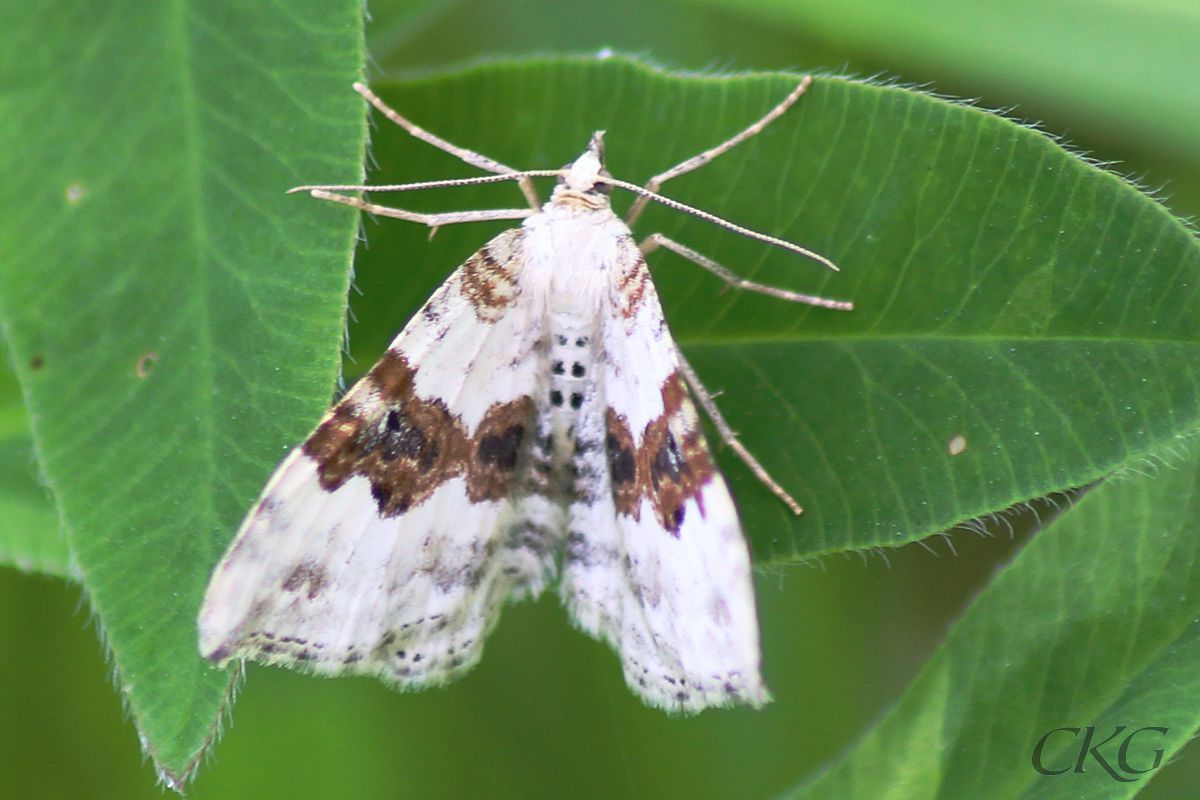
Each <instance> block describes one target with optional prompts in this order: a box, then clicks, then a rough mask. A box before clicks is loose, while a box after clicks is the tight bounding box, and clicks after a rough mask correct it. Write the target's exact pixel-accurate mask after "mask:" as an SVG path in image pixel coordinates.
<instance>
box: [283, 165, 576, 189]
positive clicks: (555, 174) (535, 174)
mask: <svg viewBox="0 0 1200 800" xmlns="http://www.w3.org/2000/svg"><path fill="white" fill-rule="evenodd" d="M562 174H563V172H562V170H557V169H531V170H524V171H522V172H505V173H503V174H501V175H479V176H476V177H474V178H447V179H446V180H438V181H419V182H417V183H392V184H384V185H381V186H367V185H365V184H316V185H313V186H293V187H292V188H291V189H288V190H287V193H288V194H295V193H296V192H311V191H312V190H314V189H318V190H320V191H323V192H411V191H416V190H418V189H443V188H449V187H454V186H476V185H478V184H481V183H502V182H503V181H519V180H521V179H523V178H559V177H562Z"/></svg>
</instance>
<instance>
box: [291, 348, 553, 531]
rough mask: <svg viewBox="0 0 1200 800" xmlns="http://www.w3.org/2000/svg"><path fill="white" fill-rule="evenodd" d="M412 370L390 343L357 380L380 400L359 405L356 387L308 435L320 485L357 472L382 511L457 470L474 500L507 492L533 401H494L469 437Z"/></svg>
mask: <svg viewBox="0 0 1200 800" xmlns="http://www.w3.org/2000/svg"><path fill="white" fill-rule="evenodd" d="M415 375H416V370H415V369H413V368H412V367H411V366H410V365H409V364H408V361H407V359H405V357H404V356H403V355H401V354H399V353H396V352H394V351H391V350H389V351H388V352H387V353H385V354H384V356H383V358H382V359H380V361H379V363H378V364H376V365H375V366H374V367H373V368H372V369H371V371H370V372H369V373H367V375H366V376H365V377H364V378H363V379H362V380H363V382H364V383H365V384H366V385H367V386H368V387H370V390H371V393H372V394H374V395H376V396H377V397H378V398H379V400H378V403H373V404H371V405H369V406H363V405H362V404H361V401H358V402H356V400H355V397H356V395H358V394H359V392H357V391H352V392H351V393H350V394H349V395H348V396H347V398H346V399H345V400H343V401H342V402H341V403H339V404H338V405H337V406H336V407H335V408H334V410H333V413H332V414H330V416H329V418H328V419H326V420H325V421H324V422H323V423H321V425H320V427H318V428H317V430H316V432H314V433H313V435H312V436H310V437H309V439H308V441H306V442H305V443H304V445H303V451H304V454H305V455H307V456H308V457H309V458H311V459H313V460H314V461H316V462H317V474H318V476H319V478H320V481H321V487H322V488H323V489H325V490H326V491H329V492H332V491H335V490H336V489H338V488H339V487H341V486H342V484H344V483H345V482H346V481H347V480H349V479H350V478H351V477H353V476H355V475H362V476H363V477H365V478H367V479H368V480H369V481H370V482H371V494H372V496H373V497H374V498H375V501H376V503H377V504H378V506H379V514H380V516H384V517H394V516H398V515H400V514H403V513H404V512H406V511H408V510H409V509H410V508H412V507H414V506H417V505H420V504H421V503H422V502H424V501H425V500H427V499H428V498H429V496H430V495H432V494H433V492H434V490H436V489H437V487H439V486H441V485H442V484H443V483H445V482H446V481H448V480H450V479H451V478H454V477H456V476H463V477H464V478H465V480H466V482H467V494H468V498H469V499H470V501H471V502H473V503H477V502H481V501H483V500H499V499H501V498H504V497H507V496H508V495H509V494H510V493H511V489H512V487H513V484H514V481H515V479H516V475H517V472H518V467H519V466H520V464H521V453H522V452H523V449H522V445H523V444H524V443H525V440H526V436H525V434H526V431H528V430H529V429H530V426H531V424H532V417H533V408H534V407H533V401H532V400H531V399H530V398H528V397H523V398H519V399H517V400H513V401H510V402H507V403H496V404H494V405H493V406H492V407H490V408H489V409H488V410H487V412H486V413H485V414H484V417H483V420H482V421H481V422H480V425H479V429H478V430H477V431H476V433H475V435H474V436H469V435H467V432H466V429H465V427H464V425H463V423H462V420H461V419H460V418H459V417H458V416H457V415H455V414H453V413H451V412H450V410H449V409H448V408H447V407H446V404H445V403H444V402H442V401H441V400H440V399H437V398H433V399H429V400H426V399H423V398H421V397H418V396H417V395H416V393H415V391H414V387H413V378H414V376H415ZM364 411H369V412H370V413H368V414H364V413H363V412H364Z"/></svg>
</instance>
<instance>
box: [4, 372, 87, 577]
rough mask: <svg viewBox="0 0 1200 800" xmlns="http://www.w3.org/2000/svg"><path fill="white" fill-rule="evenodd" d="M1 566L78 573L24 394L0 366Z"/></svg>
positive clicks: (64, 575) (48, 572) (25, 569)
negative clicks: (40, 462) (41, 470)
mask: <svg viewBox="0 0 1200 800" xmlns="http://www.w3.org/2000/svg"><path fill="white" fill-rule="evenodd" d="M31 366H32V367H33V368H36V367H37V364H36V362H35V363H34V364H33V365H31ZM0 564H6V565H8V566H11V567H16V568H17V569H19V570H24V571H28V572H44V573H46V574H48V575H58V576H60V577H73V576H75V574H76V569H75V567H74V566H73V565H72V563H71V553H70V550H69V549H68V547H67V539H66V537H65V536H63V534H62V532H61V531H60V530H59V527H58V515H57V513H56V511H55V509H54V502H53V500H52V499H51V497H50V492H49V490H47V489H46V486H45V485H44V483H43V482H42V480H41V476H40V475H39V474H38V467H37V460H36V458H35V456H34V452H33V441H32V439H31V438H30V433H29V419H28V416H27V415H26V413H25V406H24V403H23V402H22V400H21V391H20V389H19V388H18V386H17V381H16V377H15V376H14V375H13V373H12V372H11V371H10V370H9V369H7V366H6V365H0Z"/></svg>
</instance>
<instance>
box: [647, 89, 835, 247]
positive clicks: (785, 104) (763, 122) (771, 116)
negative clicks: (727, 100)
mask: <svg viewBox="0 0 1200 800" xmlns="http://www.w3.org/2000/svg"><path fill="white" fill-rule="evenodd" d="M811 83H812V76H811V75H805V76H804V77H803V78H802V79H801V80H800V84H799V85H798V86H797V87H796V88H795V89H793V90H792V92H791V94H789V95H788V96H787V97H785V98H783V100H782V102H780V103H779V105H777V106H775V107H774V108H772V109H771V110H770V111H768V112H767V113H766V114H765V115H763V117H762V119H760V120H758V121H757V122H755V123H754V124H753V125H751V126H749V127H748V128H746V129H745V130H744V131H742V132H741V133H739V134H737V135H735V136H732V137H730V138H729V139H726V140H725V141H724V142H722V143H721V144H719V145H717V146H716V147H712V148H709V149H708V150H705V151H704V152H703V153H700V154H699V155H695V156H692V157H691V158H689V159H688V160H687V161H682V162H680V163H678V164H676V165H675V166H673V167H671V168H670V169H669V170H667V171H666V172H660V173H659V174H657V175H655V176H654V177H653V178H651V179H650V180H649V182H648V183H647V184H646V188H647V189H649V190H650V191H652V192H658V190H659V188H661V187H662V185H663V184H664V183H666V182H667V181H669V180H671V179H672V178H678V177H679V176H680V175H686V174H687V173H689V172H691V171H692V170H694V169H699V168H700V167H703V166H704V165H705V164H707V163H708V162H710V161H712V160H713V159H714V158H716V157H717V156H719V155H721V154H722V153H726V152H728V151H729V150H732V149H733V148H735V147H737V146H738V145H739V144H741V143H742V142H744V141H746V140H747V139H749V138H750V137H751V136H754V135H755V134H757V133H758V132H759V131H761V130H762V129H763V128H765V127H767V126H768V125H770V124H771V123H772V122H774V121H775V120H776V119H778V118H779V116H780V115H781V114H783V112H785V111H787V110H788V109H789V108H791V106H792V104H793V103H795V102H796V101H797V100H799V99H800V95H802V94H804V92H805V91H806V90H807V89H808V87H809V84H811ZM649 200H650V198H648V197H646V196H645V195H640V196H639V197H638V198H637V199H636V200H634V201H633V205H632V206H630V207H629V211H628V213H626V214H625V224H626V225H628V226H630V227H633V223H634V222H636V221H637V219H638V217H640V216H641V215H642V210H643V209H644V208H645V207H646V203H648V202H649Z"/></svg>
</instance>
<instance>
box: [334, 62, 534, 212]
mask: <svg viewBox="0 0 1200 800" xmlns="http://www.w3.org/2000/svg"><path fill="white" fill-rule="evenodd" d="M354 91H356V92H358V93H359V94H360V95H362V96H363V99H364V100H366V101H367V102H368V103H370V104H371V105H373V106H375V108H377V109H378V110H379V113H381V114H383V115H384V116H385V117H387V118H388V119H390V120H391V121H392V122H394V123H396V124H397V125H399V126H400V127H401V128H404V130H406V131H408V132H409V133H410V134H411V135H412V136H413V137H414V138H416V139H420V140H421V141H422V142H425V143H426V144H429V145H433V146H434V147H436V148H437V149H438V150H441V151H443V152H446V153H449V154H450V155H452V156H454V157H455V158H458V159H461V160H462V161H465V162H466V163H468V164H470V165H471V166H472V167H476V168H477V169H481V170H484V171H485V172H494V173H496V174H497V175H506V174H508V173H510V172H517V170H515V169H513V168H512V167H509V166H505V165H504V164H501V163H500V162H499V161H496V160H495V159H493V158H488V157H487V156H485V155H483V154H482V153H476V152H475V151H474V150H468V149H467V148H465V147H459V146H458V145H456V144H451V143H450V142H447V141H446V140H445V139H443V138H441V137H440V136H437V135H436V134H433V133H430V132H429V131H427V130H425V129H424V128H421V127H419V126H417V125H414V124H413V123H412V122H411V121H409V120H408V118H406V117H404V116H402V115H401V114H400V113H399V112H398V111H396V110H395V109H393V108H392V107H391V106H389V105H388V104H387V103H385V102H383V100H382V99H380V97H379V95H377V94H375V93H374V92H372V91H371V90H370V89H369V88H367V85H366V84H365V83H359V82H357V81H356V82H355V84H354ZM517 185H518V186H520V187H521V193H522V194H524V195H525V199H526V200H527V201H528V202H529V207H530V208H532V209H533V210H534V211H538V210H539V209H541V207H542V200H541V198H540V197H538V193H537V189H535V188H534V186H533V181H531V180H530V179H529V178H519V179H518V180H517ZM401 219H404V217H401ZM492 219H515V218H513V217H493V218H492Z"/></svg>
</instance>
